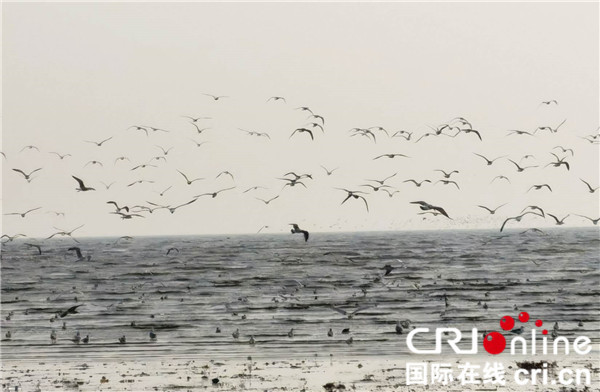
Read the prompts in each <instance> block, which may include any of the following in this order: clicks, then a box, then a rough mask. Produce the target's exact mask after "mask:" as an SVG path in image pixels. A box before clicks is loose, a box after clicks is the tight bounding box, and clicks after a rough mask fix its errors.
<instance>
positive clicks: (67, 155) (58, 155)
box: [50, 151, 72, 160]
mask: <svg viewBox="0 0 600 392" xmlns="http://www.w3.org/2000/svg"><path fill="white" fill-rule="evenodd" d="M50 154H54V155H56V156H57V157H58V158H59V159H60V160H63V159H65V158H67V157H70V156H72V155H71V154H64V155H61V154H59V153H57V152H54V151H51V152H50Z"/></svg>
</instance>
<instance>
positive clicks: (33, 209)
mask: <svg viewBox="0 0 600 392" xmlns="http://www.w3.org/2000/svg"><path fill="white" fill-rule="evenodd" d="M41 208H42V207H36V208H32V209H30V210H27V211H25V212H9V213H6V214H4V215H19V216H21V218H25V216H26V215H27V214H29V213H30V212H33V211H37V210H39V209H41Z"/></svg>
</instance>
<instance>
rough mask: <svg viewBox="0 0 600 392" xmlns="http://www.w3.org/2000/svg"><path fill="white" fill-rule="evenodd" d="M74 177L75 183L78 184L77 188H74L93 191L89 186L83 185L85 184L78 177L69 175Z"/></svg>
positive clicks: (81, 190)
mask: <svg viewBox="0 0 600 392" xmlns="http://www.w3.org/2000/svg"><path fill="white" fill-rule="evenodd" d="M71 177H73V178H74V179H75V181H77V183H78V184H79V188H75V189H76V190H77V191H78V192H87V191H95V189H94V188H90V187H87V186H85V184H84V183H83V180H81V179H80V178H77V177H75V176H71Z"/></svg>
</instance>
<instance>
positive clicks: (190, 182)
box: [177, 170, 204, 185]
mask: <svg viewBox="0 0 600 392" xmlns="http://www.w3.org/2000/svg"><path fill="white" fill-rule="evenodd" d="M177 172H179V174H181V175H182V176H183V178H185V181H186V182H187V184H188V185H192V183H194V182H196V181H200V180H204V178H201V177H198V178H194V179H192V180H190V179H189V178H188V176H186V175H185V174H184V173H182V172H181V171H179V170H177Z"/></svg>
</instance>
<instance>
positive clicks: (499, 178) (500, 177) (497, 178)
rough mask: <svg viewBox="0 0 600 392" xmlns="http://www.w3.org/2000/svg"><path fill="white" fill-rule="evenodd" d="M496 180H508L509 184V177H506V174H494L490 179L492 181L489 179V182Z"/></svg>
mask: <svg viewBox="0 0 600 392" xmlns="http://www.w3.org/2000/svg"><path fill="white" fill-rule="evenodd" d="M496 180H506V181H508V183H509V184H510V180H509V179H508V177H506V176H496V177H494V178H493V179H492V181H490V184H491V183H492V182H494V181H496Z"/></svg>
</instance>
